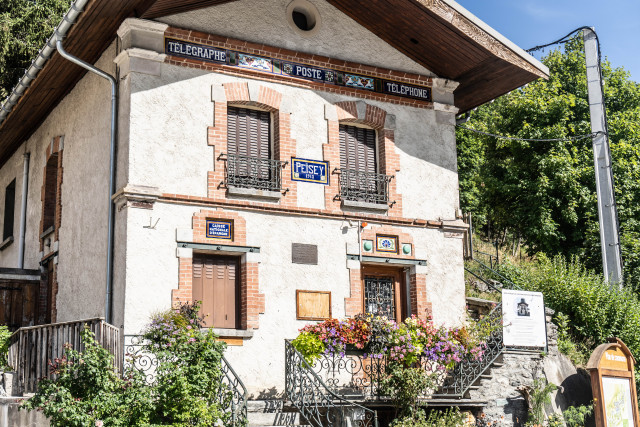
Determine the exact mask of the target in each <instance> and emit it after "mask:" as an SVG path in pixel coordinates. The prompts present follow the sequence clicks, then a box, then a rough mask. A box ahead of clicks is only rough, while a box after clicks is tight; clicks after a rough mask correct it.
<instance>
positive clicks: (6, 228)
mask: <svg viewBox="0 0 640 427" xmlns="http://www.w3.org/2000/svg"><path fill="white" fill-rule="evenodd" d="M15 206H16V180H15V179H14V180H13V181H11V184H9V185H7V188H6V189H5V191H4V225H3V232H2V240H7V239H8V238H9V237H13V222H14V217H15Z"/></svg>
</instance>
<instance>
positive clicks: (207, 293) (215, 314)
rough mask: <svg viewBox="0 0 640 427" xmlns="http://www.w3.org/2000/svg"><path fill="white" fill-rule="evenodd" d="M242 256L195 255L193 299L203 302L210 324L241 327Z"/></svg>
mask: <svg viewBox="0 0 640 427" xmlns="http://www.w3.org/2000/svg"><path fill="white" fill-rule="evenodd" d="M237 282H238V258H236V257H223V256H211V255H194V257H193V300H194V301H201V302H202V305H201V308H200V314H201V315H203V316H205V318H204V324H205V326H206V327H210V328H211V327H215V328H230V329H235V328H237V326H238V314H239V310H238V286H237Z"/></svg>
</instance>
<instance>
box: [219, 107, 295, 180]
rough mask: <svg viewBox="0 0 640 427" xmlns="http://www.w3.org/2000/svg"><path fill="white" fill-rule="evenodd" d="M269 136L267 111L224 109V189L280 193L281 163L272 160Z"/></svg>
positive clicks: (269, 118) (270, 135) (269, 119)
mask: <svg viewBox="0 0 640 427" xmlns="http://www.w3.org/2000/svg"><path fill="white" fill-rule="evenodd" d="M272 133H273V132H272V129H271V113H269V112H268V111H261V110H254V109H249V108H241V107H228V109H227V170H226V184H227V186H228V187H241V188H252V189H258V190H266V191H280V188H281V185H282V184H281V183H282V163H283V162H280V161H278V160H274V159H273V158H272Z"/></svg>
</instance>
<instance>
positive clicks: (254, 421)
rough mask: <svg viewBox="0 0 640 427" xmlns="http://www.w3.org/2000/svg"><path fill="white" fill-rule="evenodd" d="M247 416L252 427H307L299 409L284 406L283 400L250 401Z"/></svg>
mask: <svg viewBox="0 0 640 427" xmlns="http://www.w3.org/2000/svg"><path fill="white" fill-rule="evenodd" d="M247 416H248V418H249V426H250V427H263V426H289V427H302V426H305V427H306V425H305V424H303V423H304V420H301V418H300V413H299V412H298V411H297V409H296V408H294V407H292V406H290V405H284V402H283V400H282V399H270V400H249V401H248V402H247Z"/></svg>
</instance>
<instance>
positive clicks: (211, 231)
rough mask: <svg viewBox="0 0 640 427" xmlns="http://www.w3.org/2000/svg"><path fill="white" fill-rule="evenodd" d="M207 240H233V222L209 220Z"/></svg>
mask: <svg viewBox="0 0 640 427" xmlns="http://www.w3.org/2000/svg"><path fill="white" fill-rule="evenodd" d="M207 239H225V240H233V221H226V220H213V219H208V220H207Z"/></svg>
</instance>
